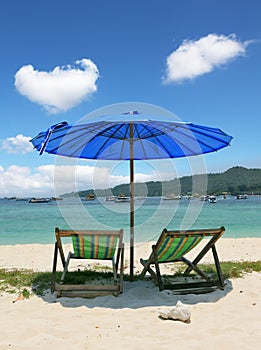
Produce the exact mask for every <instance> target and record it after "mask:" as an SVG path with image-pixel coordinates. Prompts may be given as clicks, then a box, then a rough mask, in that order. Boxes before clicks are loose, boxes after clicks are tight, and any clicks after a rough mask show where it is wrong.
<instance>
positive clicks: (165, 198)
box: [163, 193, 182, 201]
mask: <svg viewBox="0 0 261 350" xmlns="http://www.w3.org/2000/svg"><path fill="white" fill-rule="evenodd" d="M181 198H182V197H181V196H179V195H175V194H173V193H171V194H166V195H165V196H164V197H163V199H164V200H174V201H175V200H180V199H181Z"/></svg>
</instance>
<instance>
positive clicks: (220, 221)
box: [0, 196, 261, 245]
mask: <svg viewBox="0 0 261 350" xmlns="http://www.w3.org/2000/svg"><path fill="white" fill-rule="evenodd" d="M220 226H225V228H226V232H225V235H224V237H227V238H232V237H233V238H235V237H261V196H249V198H248V199H242V200H237V199H236V198H235V197H232V196H231V197H228V198H227V199H223V198H217V203H212V204H211V203H208V202H201V201H200V200H199V199H193V200H188V199H186V198H182V199H181V200H162V199H161V198H156V197H155V198H146V199H136V200H135V242H144V241H151V240H156V239H157V237H158V236H159V234H160V232H161V231H162V229H163V228H164V227H167V228H169V229H180V228H181V229H185V228H216V227H220ZM55 227H60V228H64V229H66V228H71V229H118V228H123V229H124V240H125V242H129V203H114V202H106V201H105V198H97V199H95V200H94V201H90V202H83V201H81V200H80V199H79V198H65V199H63V200H62V201H52V202H50V203H42V204H40V203H37V204H33V203H28V202H24V201H15V200H7V199H0V245H7V244H26V243H41V244H48V243H53V242H54V238H55V237H54V230H55Z"/></svg>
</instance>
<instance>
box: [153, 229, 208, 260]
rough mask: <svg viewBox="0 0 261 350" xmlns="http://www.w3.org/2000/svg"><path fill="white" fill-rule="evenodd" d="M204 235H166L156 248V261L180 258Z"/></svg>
mask: <svg viewBox="0 0 261 350" xmlns="http://www.w3.org/2000/svg"><path fill="white" fill-rule="evenodd" d="M204 236H205V235H196V236H195V235H193V236H189V235H185V236H182V237H177V236H175V235H173V236H171V235H170V236H166V237H165V239H164V240H163V242H162V244H161V245H160V247H158V250H157V256H158V261H159V262H163V261H166V262H167V261H173V260H176V259H179V258H181V257H182V256H184V255H185V254H187V253H188V252H189V251H190V250H191V249H193V248H194V247H195V246H196V245H197V244H198V243H199V242H200V241H201V240H202V238H204Z"/></svg>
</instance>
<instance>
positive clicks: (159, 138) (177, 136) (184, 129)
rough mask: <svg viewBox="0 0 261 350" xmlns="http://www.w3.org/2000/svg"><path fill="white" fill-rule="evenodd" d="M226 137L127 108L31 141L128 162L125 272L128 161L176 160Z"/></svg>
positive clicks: (59, 151) (45, 148) (218, 145)
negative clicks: (125, 110) (118, 112)
mask: <svg viewBox="0 0 261 350" xmlns="http://www.w3.org/2000/svg"><path fill="white" fill-rule="evenodd" d="M231 140H232V137H231V136H229V135H227V134H226V133H225V132H223V131H222V130H220V129H218V128H212V127H207V126H201V125H197V124H193V123H186V122H180V121H174V120H169V119H168V120H163V119H162V117H158V118H157V117H156V116H152V115H146V114H142V113H139V112H138V111H132V112H128V113H123V114H119V115H105V116H100V117H97V118H95V119H93V120H89V121H87V122H84V123H82V124H68V123H67V122H61V123H58V124H55V125H53V126H51V127H50V128H49V129H48V130H47V131H45V132H41V133H39V134H38V135H37V136H36V137H34V138H33V139H32V140H31V142H32V144H33V146H34V148H36V149H37V150H38V151H39V152H40V154H42V153H43V152H47V153H52V154H56V155H61V156H67V157H74V158H84V159H101V160H127V161H129V165H130V275H131V276H133V270H134V161H135V160H150V159H166V158H180V157H190V156H195V155H201V154H205V153H209V152H214V151H217V150H219V149H222V148H224V147H226V146H228V145H229V144H230V142H231Z"/></svg>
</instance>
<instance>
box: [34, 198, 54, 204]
mask: <svg viewBox="0 0 261 350" xmlns="http://www.w3.org/2000/svg"><path fill="white" fill-rule="evenodd" d="M50 201H51V198H31V199H30V200H29V203H49V202H50Z"/></svg>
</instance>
